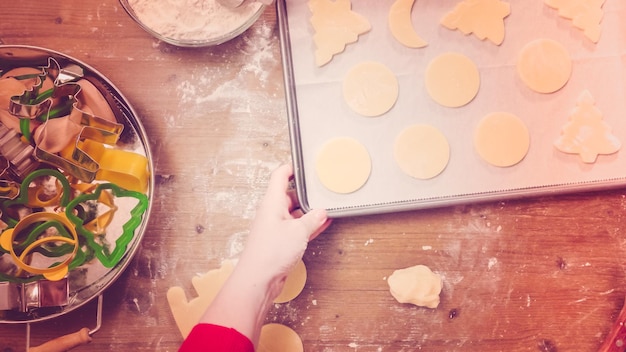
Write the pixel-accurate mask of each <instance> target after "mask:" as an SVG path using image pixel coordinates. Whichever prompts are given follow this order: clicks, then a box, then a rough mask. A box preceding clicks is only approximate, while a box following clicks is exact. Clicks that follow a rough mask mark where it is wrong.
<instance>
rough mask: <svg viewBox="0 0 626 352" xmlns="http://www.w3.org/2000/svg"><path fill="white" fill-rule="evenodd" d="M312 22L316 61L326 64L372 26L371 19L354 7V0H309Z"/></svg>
mask: <svg viewBox="0 0 626 352" xmlns="http://www.w3.org/2000/svg"><path fill="white" fill-rule="evenodd" d="M309 9H310V10H311V13H312V16H311V24H312V25H313V29H314V30H315V35H314V36H313V42H314V43H315V47H316V50H315V63H316V65H317V66H324V65H326V64H327V63H328V62H330V60H331V59H332V58H333V56H334V55H335V54H338V53H341V52H342V51H344V50H345V48H346V45H347V44H350V43H354V42H356V41H357V40H358V38H359V35H361V34H363V33H367V32H369V30H370V29H371V28H372V27H371V25H370V23H369V21H368V20H367V19H366V18H365V17H363V16H361V15H359V14H357V13H356V12H353V11H352V3H351V2H350V0H334V1H333V0H309Z"/></svg>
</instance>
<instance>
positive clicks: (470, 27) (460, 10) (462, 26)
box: [441, 0, 511, 45]
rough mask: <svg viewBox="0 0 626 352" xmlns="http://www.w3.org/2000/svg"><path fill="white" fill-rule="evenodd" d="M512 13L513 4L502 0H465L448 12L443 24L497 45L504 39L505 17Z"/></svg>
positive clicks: (442, 20)
mask: <svg viewBox="0 0 626 352" xmlns="http://www.w3.org/2000/svg"><path fill="white" fill-rule="evenodd" d="M510 14H511V5H509V3H507V2H504V1H501V0H465V1H463V2H461V3H459V4H457V5H456V7H455V8H454V9H453V10H452V11H450V12H449V13H447V14H446V15H445V16H444V17H443V18H442V19H441V24H442V25H443V26H444V27H446V28H448V29H451V30H455V29H458V30H459V31H461V32H462V33H463V34H465V35H467V34H470V33H474V35H475V36H476V37H478V38H479V39H480V40H485V38H486V39H489V40H490V41H491V42H493V43H494V44H496V45H500V44H502V42H503V41H504V19H505V18H506V17H507V16H508V15H510Z"/></svg>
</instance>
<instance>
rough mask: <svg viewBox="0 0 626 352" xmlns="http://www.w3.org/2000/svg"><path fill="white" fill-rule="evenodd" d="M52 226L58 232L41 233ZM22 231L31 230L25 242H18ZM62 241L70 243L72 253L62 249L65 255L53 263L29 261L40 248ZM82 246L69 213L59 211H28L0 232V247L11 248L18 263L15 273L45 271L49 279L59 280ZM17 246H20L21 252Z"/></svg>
mask: <svg viewBox="0 0 626 352" xmlns="http://www.w3.org/2000/svg"><path fill="white" fill-rule="evenodd" d="M50 228H54V229H56V230H57V232H58V234H56V235H51V236H41V235H42V234H43V233H44V232H45V231H46V230H48V229H50ZM23 232H27V233H28V236H27V237H26V240H25V241H24V243H23V245H19V244H17V245H16V243H15V240H16V238H17V237H18V236H19V235H21V234H23ZM59 242H60V243H63V244H69V245H70V246H71V248H72V249H71V252H70V253H69V254H68V253H64V252H65V251H60V254H61V255H64V258H63V259H61V260H60V261H57V262H55V263H52V264H47V263H46V264H42V265H33V264H32V263H30V261H31V260H30V259H31V255H32V254H33V253H34V252H35V251H36V249H37V248H39V247H42V246H43V245H46V244H58V243H59ZM79 246H80V245H79V241H78V234H77V233H76V229H75V228H74V226H73V224H72V223H71V222H70V221H69V220H68V219H67V217H66V216H63V215H59V214H56V213H49V212H40V213H33V214H30V215H27V216H25V217H24V218H23V219H22V220H20V222H19V223H18V224H17V225H16V226H15V227H14V228H10V229H7V230H5V231H4V232H3V233H2V234H0V247H2V248H3V249H4V250H6V251H8V252H9V254H10V255H11V258H12V259H13V263H14V264H15V265H17V267H18V270H17V272H16V274H15V276H16V277H19V276H21V274H22V272H23V271H26V272H28V273H29V274H34V275H43V277H44V278H46V279H47V280H49V281H59V280H61V279H63V278H64V277H65V276H66V275H67V273H68V272H69V266H70V263H71V262H72V261H73V260H74V258H75V256H76V253H77V252H78V247H79ZM21 247H23V248H21ZM16 249H18V250H19V249H21V253H20V254H19V255H18V253H16ZM49 252H50V251H49Z"/></svg>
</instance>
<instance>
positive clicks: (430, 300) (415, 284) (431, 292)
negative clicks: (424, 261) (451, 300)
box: [387, 265, 442, 308]
mask: <svg viewBox="0 0 626 352" xmlns="http://www.w3.org/2000/svg"><path fill="white" fill-rule="evenodd" d="M387 283H388V284H389V290H390V292H391V295H392V296H393V297H394V298H395V299H396V300H397V301H398V302H399V303H411V304H415V305H416V306H421V307H428V308H437V306H438V305H439V294H440V293H441V287H442V280H441V276H439V275H438V274H435V273H433V272H432V271H431V270H430V268H429V267H427V266H425V265H415V266H412V267H409V268H405V269H398V270H396V271H394V272H393V273H392V274H391V276H389V278H388V279H387Z"/></svg>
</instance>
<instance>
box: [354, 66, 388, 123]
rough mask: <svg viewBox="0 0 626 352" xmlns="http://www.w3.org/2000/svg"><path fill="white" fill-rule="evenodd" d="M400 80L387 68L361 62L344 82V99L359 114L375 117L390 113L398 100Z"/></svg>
mask: <svg viewBox="0 0 626 352" xmlns="http://www.w3.org/2000/svg"><path fill="white" fill-rule="evenodd" d="M398 91H399V86H398V79H397V78H396V75H395V74H394V73H393V71H391V70H390V69H389V68H387V66H385V65H383V64H381V63H379V62H373V61H366V62H361V63H359V64H357V65H355V66H354V67H353V68H351V69H350V71H348V74H347V75H346V77H345V78H344V80H343V97H344V100H345V101H346V103H347V104H348V106H349V107H350V108H351V109H352V110H353V111H354V112H356V113H357V114H360V115H363V116H367V117H375V116H380V115H382V114H384V113H386V112H387V111H389V110H390V109H391V108H392V107H393V106H394V104H395V103H396V101H397V100H398Z"/></svg>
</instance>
